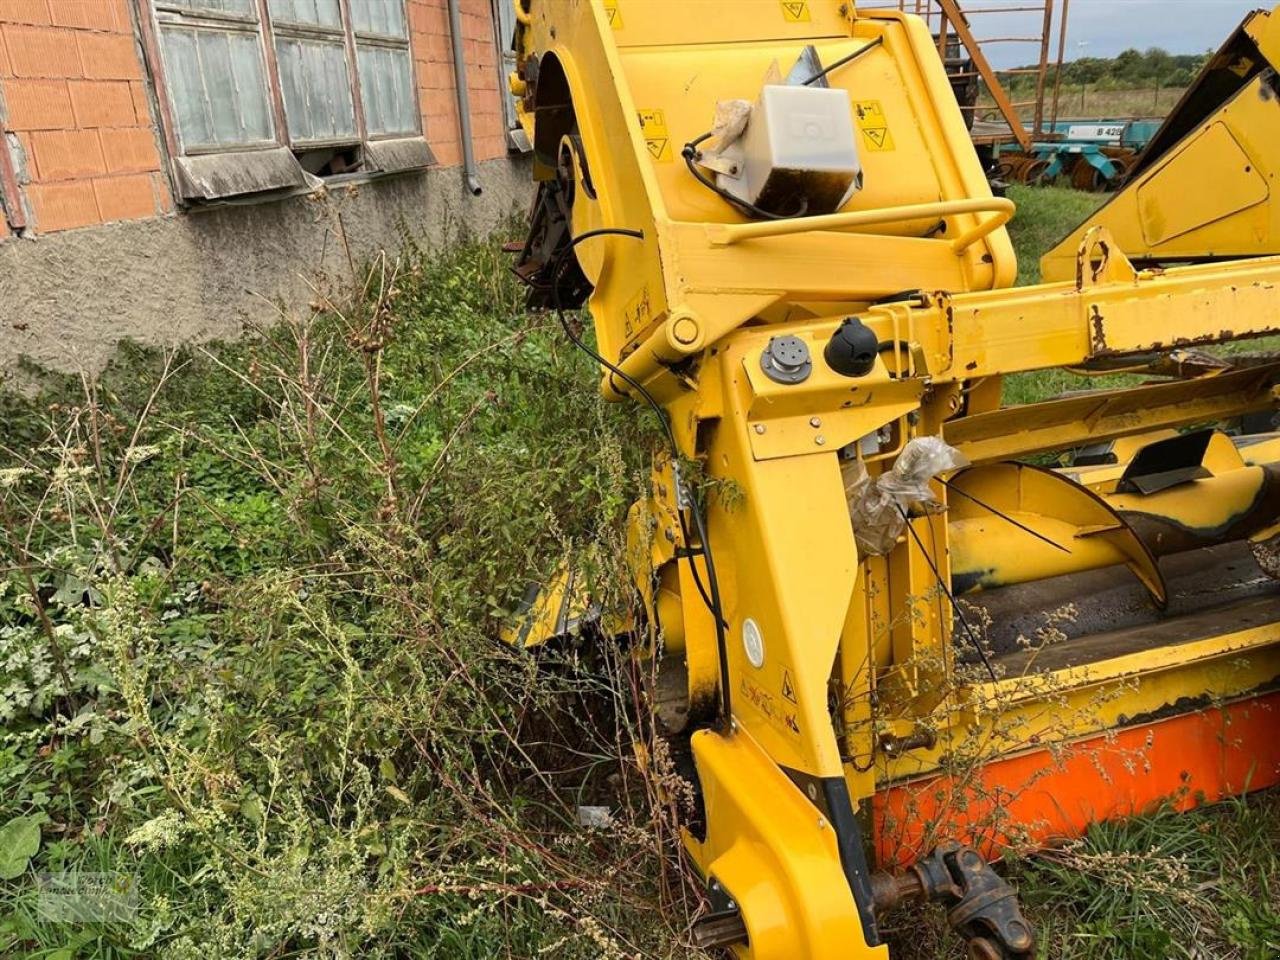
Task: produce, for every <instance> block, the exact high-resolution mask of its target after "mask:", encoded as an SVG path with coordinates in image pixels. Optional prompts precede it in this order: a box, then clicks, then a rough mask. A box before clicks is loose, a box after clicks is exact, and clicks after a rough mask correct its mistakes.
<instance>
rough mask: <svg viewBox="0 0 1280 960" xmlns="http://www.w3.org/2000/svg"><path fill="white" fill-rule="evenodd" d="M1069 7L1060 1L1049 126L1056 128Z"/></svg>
mask: <svg viewBox="0 0 1280 960" xmlns="http://www.w3.org/2000/svg"><path fill="white" fill-rule="evenodd" d="M1070 6H1071V0H1062V13H1061V14H1060V17H1061V22H1060V23H1059V25H1058V64H1057V67H1056V69H1055V70H1054V77H1053V120H1052V121H1051V122H1050V125H1051V126H1057V123H1058V100H1059V97H1061V95H1062V60H1063V57H1064V56H1065V54H1066V47H1067V11H1068V10H1069V9H1070Z"/></svg>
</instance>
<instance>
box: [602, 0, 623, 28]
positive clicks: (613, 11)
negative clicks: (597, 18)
mask: <svg viewBox="0 0 1280 960" xmlns="http://www.w3.org/2000/svg"><path fill="white" fill-rule="evenodd" d="M604 14H605V16H606V17H608V18H609V26H611V27H613V29H615V30H621V29H622V12H621V11H620V10H618V4H617V2H616V0H612V2H611V0H605V2H604Z"/></svg>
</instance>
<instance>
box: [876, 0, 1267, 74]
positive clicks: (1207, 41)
mask: <svg viewBox="0 0 1280 960" xmlns="http://www.w3.org/2000/svg"><path fill="white" fill-rule="evenodd" d="M912 2H913V0H908V7H910V6H911V4H912ZM1040 2H1041V0H962V2H961V7H962V8H968V9H971V10H976V9H979V8H981V9H990V8H993V7H997V6H1006V7H1008V6H1024V7H1025V6H1038V5H1039V4H1040ZM865 5H866V6H889V5H892V6H895V7H896V6H897V4H896V3H892V4H889V3H885V0H870V2H867V3H866V4H865ZM1054 6H1055V8H1057V9H1059V10H1060V9H1061V7H1062V0H1057V2H1056V3H1055V4H1054ZM1264 6H1265V7H1268V8H1270V7H1272V6H1274V0H1071V6H1070V14H1069V18H1068V22H1067V47H1066V59H1068V60H1074V59H1076V58H1077V57H1082V56H1085V57H1113V56H1115V55H1116V54H1117V53H1119V52H1120V51H1121V50H1124V49H1126V48H1127V47H1137V48H1138V49H1139V50H1145V49H1146V48H1147V47H1164V48H1165V49H1166V50H1168V51H1169V52H1170V53H1202V52H1204V51H1205V50H1208V49H1210V48H1214V49H1216V48H1217V47H1218V46H1219V45H1220V44H1221V43H1222V41H1223V40H1225V39H1226V38H1227V35H1228V34H1229V33H1230V32H1231V31H1232V30H1233V29H1235V27H1236V25H1237V24H1238V23H1239V22H1240V20H1241V19H1242V18H1243V17H1244V15H1245V13H1247V12H1248V11H1250V10H1256V9H1258V8H1260V7H1264ZM971 20H972V26H973V29H974V33H975V34H977V35H978V36H979V37H994V36H1030V35H1039V33H1040V26H1041V23H1042V22H1043V16H1042V15H1041V14H1035V13H1002V14H983V13H975V14H974V15H973V16H972V18H971ZM1057 45H1058V35H1057V26H1056V25H1055V27H1054V35H1053V48H1052V50H1051V51H1050V59H1051V60H1052V58H1053V56H1054V55H1056V52H1057ZM985 49H986V50H987V55H988V56H989V57H990V58H991V61H992V63H993V64H995V65H996V66H1001V67H1007V66H1014V65H1018V64H1024V63H1034V62H1035V61H1036V59H1037V58H1038V57H1039V50H1038V49H1037V48H1036V47H1035V46H1034V45H1032V44H1021V43H1001V44H991V45H989V46H988V47H986V48H985Z"/></svg>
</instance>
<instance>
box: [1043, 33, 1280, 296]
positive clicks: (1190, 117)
mask: <svg viewBox="0 0 1280 960" xmlns="http://www.w3.org/2000/svg"><path fill="white" fill-rule="evenodd" d="M1255 43H1256V44H1257V46H1255ZM1277 48H1280V16H1277V15H1276V14H1275V13H1274V12H1273V13H1270V14H1258V15H1254V16H1252V17H1251V18H1250V19H1249V20H1247V21H1246V23H1245V27H1244V30H1243V31H1242V32H1240V33H1238V34H1236V35H1233V37H1232V39H1231V40H1229V41H1228V43H1227V45H1226V47H1224V52H1222V53H1220V54H1218V56H1216V57H1215V58H1213V59H1212V60H1211V61H1210V63H1209V64H1208V65H1207V66H1206V69H1205V73H1204V74H1202V76H1201V79H1204V78H1209V77H1211V75H1214V74H1215V72H1216V74H1218V75H1220V77H1221V78H1225V79H1226V80H1232V79H1233V78H1234V75H1235V74H1236V73H1239V74H1240V80H1239V84H1240V85H1239V86H1238V87H1236V86H1234V84H1232V85H1230V86H1231V89H1230V92H1229V94H1227V95H1226V98H1225V100H1224V101H1223V102H1221V103H1213V102H1212V101H1206V97H1210V96H1222V95H1223V94H1222V92H1221V88H1222V85H1223V83H1224V82H1225V81H1224V80H1222V79H1219V80H1214V81H1213V82H1209V81H1208V80H1205V82H1204V84H1203V85H1202V86H1197V87H1195V88H1193V90H1192V91H1191V92H1189V93H1188V97H1187V98H1186V99H1185V100H1184V101H1183V102H1182V103H1180V104H1179V105H1178V107H1177V108H1175V111H1174V112H1173V113H1172V114H1171V115H1170V117H1169V119H1168V120H1167V121H1166V123H1165V125H1164V127H1162V128H1161V131H1160V133H1158V134H1157V137H1156V139H1155V140H1153V141H1152V145H1151V147H1150V148H1148V151H1147V153H1145V154H1143V156H1142V157H1141V158H1140V161H1139V165H1138V167H1137V168H1136V170H1135V175H1134V179H1133V180H1131V182H1130V183H1128V184H1127V185H1126V186H1125V187H1124V188H1123V189H1122V190H1120V191H1119V192H1118V193H1116V194H1115V195H1114V196H1113V197H1112V198H1111V199H1110V200H1109V201H1108V202H1107V203H1106V204H1105V205H1104V206H1103V207H1102V208H1101V209H1099V210H1098V211H1097V212H1096V213H1095V214H1094V215H1093V216H1091V217H1090V218H1089V219H1087V220H1086V221H1085V222H1084V223H1083V224H1081V225H1080V226H1079V227H1078V228H1076V229H1075V230H1074V231H1072V232H1071V233H1070V234H1069V235H1068V236H1066V237H1065V238H1063V240H1062V241H1061V242H1060V243H1059V244H1058V245H1057V246H1056V247H1054V248H1053V249H1052V250H1050V251H1049V252H1048V253H1047V254H1045V255H1044V257H1042V258H1041V261H1040V269H1041V274H1042V276H1043V277H1044V278H1045V280H1048V281H1054V280H1066V279H1069V278H1070V277H1071V276H1073V274H1074V271H1075V268H1076V263H1075V251H1076V249H1077V247H1078V246H1079V244H1080V242H1081V240H1082V239H1083V238H1084V236H1085V235H1086V234H1087V233H1088V231H1089V230H1090V229H1091V228H1094V227H1097V226H1103V227H1106V228H1107V229H1108V230H1110V231H1111V233H1112V235H1113V236H1114V237H1115V239H1116V241H1117V242H1118V243H1119V244H1120V249H1121V250H1123V251H1124V252H1125V254H1127V255H1128V257H1129V258H1130V259H1131V260H1136V261H1148V260H1151V261H1158V262H1176V261H1179V260H1193V259H1207V258H1222V257H1244V256H1259V255H1263V254H1274V253H1280V205H1278V204H1277V203H1276V201H1275V198H1274V197H1273V195H1272V193H1273V191H1272V189H1271V187H1272V184H1273V183H1275V181H1276V178H1277V176H1280V90H1277V88H1276V82H1275V73H1274V71H1273V70H1272V69H1265V68H1266V67H1267V65H1268V62H1269V63H1270V64H1271V65H1272V66H1280V63H1277V62H1276V61H1275V60H1272V59H1270V58H1272V57H1274V56H1276V54H1277V52H1280V50H1278V49H1277ZM1259 71H1261V72H1259ZM1174 137H1178V138H1179V139H1177V140H1176V142H1175V141H1173V138H1174Z"/></svg>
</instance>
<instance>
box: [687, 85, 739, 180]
mask: <svg viewBox="0 0 1280 960" xmlns="http://www.w3.org/2000/svg"><path fill="white" fill-rule="evenodd" d="M750 119H751V101H750V100H721V101H720V102H719V103H717V104H716V122H715V125H714V126H712V128H711V133H712V135H713V137H714V139H715V144H714V146H711V147H706V148H704V149H703V150H702V155H701V157H700V158H699V159H698V163H699V164H700V165H701V166H704V167H706V168H707V169H708V170H714V171H715V172H716V173H722V174H724V175H726V176H732V177H736V176H738V172H739V171H740V170H741V169H742V158H743V154H742V146H741V145H740V144H739V143H738V141H739V140H741V139H742V134H743V133H744V132H745V131H746V129H747V122H748V121H749V120H750Z"/></svg>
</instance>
